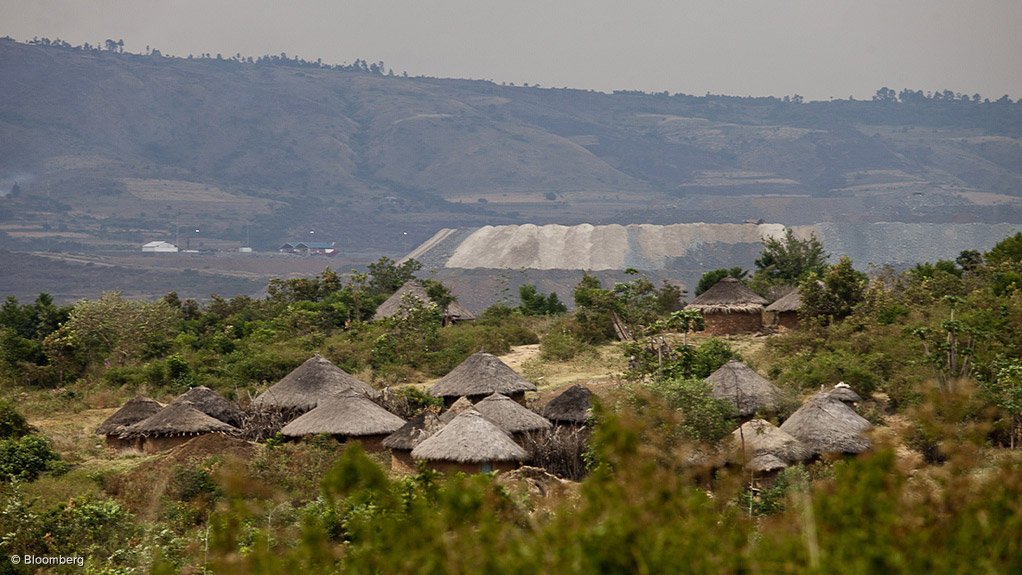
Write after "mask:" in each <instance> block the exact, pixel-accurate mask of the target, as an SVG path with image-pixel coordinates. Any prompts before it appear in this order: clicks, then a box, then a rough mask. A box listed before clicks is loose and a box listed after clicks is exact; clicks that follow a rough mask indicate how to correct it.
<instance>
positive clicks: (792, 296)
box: [766, 288, 802, 313]
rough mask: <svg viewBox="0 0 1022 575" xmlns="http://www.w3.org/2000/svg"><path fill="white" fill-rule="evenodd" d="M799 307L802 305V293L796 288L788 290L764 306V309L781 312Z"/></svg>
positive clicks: (795, 309) (796, 309)
mask: <svg viewBox="0 0 1022 575" xmlns="http://www.w3.org/2000/svg"><path fill="white" fill-rule="evenodd" d="M800 307H802V294H801V293H799V291H798V289H797V288H796V289H793V290H791V291H790V292H788V294H787V295H785V296H784V297H782V298H780V299H779V300H777V301H775V302H774V303H772V304H770V305H768V306H766V311H773V312H777V313H781V312H785V311H798V309H799V308H800Z"/></svg>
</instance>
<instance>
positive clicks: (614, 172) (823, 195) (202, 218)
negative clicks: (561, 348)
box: [0, 39, 1022, 253]
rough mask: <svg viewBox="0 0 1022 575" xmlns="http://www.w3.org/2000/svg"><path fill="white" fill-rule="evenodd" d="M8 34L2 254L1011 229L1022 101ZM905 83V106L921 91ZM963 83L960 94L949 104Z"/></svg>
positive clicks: (0, 59)
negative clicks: (806, 227)
mask: <svg viewBox="0 0 1022 575" xmlns="http://www.w3.org/2000/svg"><path fill="white" fill-rule="evenodd" d="M381 72H382V71H381V70H375V71H371V70H370V69H369V67H368V66H366V67H365V69H362V68H359V69H342V70H335V69H327V68H323V67H319V66H318V65H312V64H311V63H304V64H299V63H293V64H291V63H288V62H286V61H285V62H276V63H274V62H266V63H262V64H256V63H251V64H250V63H245V62H238V61H233V60H218V59H191V60H189V59H182V58H164V57H159V56H142V55H132V54H122V53H116V51H82V50H73V49H68V48H66V47H54V46H40V45H28V44H22V43H17V42H14V41H11V40H9V39H6V40H0V78H3V83H4V97H3V98H0V134H2V135H3V137H2V138H0V190H2V192H9V191H11V189H12V188H13V187H14V184H15V183H16V184H17V185H18V192H17V193H15V194H9V193H8V194H7V195H6V196H5V197H3V198H0V229H2V230H3V231H4V233H5V234H6V238H5V239H3V240H0V243H2V244H3V247H8V248H9V249H10V248H14V249H17V248H20V247H23V246H28V247H31V248H34V249H63V248H75V249H124V248H125V247H127V246H131V245H134V244H136V243H138V242H139V241H140V240H142V239H145V240H150V239H166V238H173V237H175V235H176V236H180V230H181V229H182V228H185V229H195V230H200V231H198V232H191V233H194V234H196V242H197V243H198V242H199V241H201V240H202V239H203V238H205V239H207V240H208V241H213V240H238V241H240V240H241V239H242V238H248V237H251V241H252V243H253V244H255V245H257V247H262V248H264V249H268V248H271V247H272V246H273V245H274V244H275V243H279V242H282V241H284V240H287V239H291V238H293V237H299V236H300V234H308V232H309V231H310V230H315V232H316V237H329V238H330V239H332V240H337V241H338V242H339V244H340V245H342V246H343V248H342V249H355V250H359V249H362V250H370V251H371V250H379V251H388V252H391V253H404V252H407V251H409V250H411V249H412V248H413V247H414V246H415V245H417V244H418V243H419V242H421V241H423V240H424V239H426V238H428V237H429V236H431V235H432V234H434V233H435V232H436V231H437V230H438V229H440V228H445V227H448V228H464V227H479V226H484V225H508V224H521V223H534V224H551V223H558V224H564V225H574V224H581V223H592V224H610V223H619V224H639V223H657V224H672V223H679V222H695V221H705V222H711V223H727V222H731V223H739V222H742V221H744V220H746V219H760V218H762V219H765V220H766V221H772V222H781V223H784V224H786V225H796V224H812V223H817V222H827V221H835V222H879V221H904V222H936V223H939V222H986V223H998V222H1022V199H1020V198H1022V105H1020V104H1017V103H1013V102H1010V101H999V102H987V103H984V102H979V101H976V102H974V101H972V100H971V99H969V100H965V99H955V98H945V97H944V96H942V99H941V100H936V99H933V98H925V97H922V100H920V99H919V98H918V97H916V96H915V95H914V93H909V95H908V96H906V101H904V102H898V101H896V100H897V96H894V97H893V98H891V97H890V95H889V94H887V93H886V92H884V93H883V95H882V97H881V98H880V100H879V101H871V102H865V101H847V100H846V101H832V102H807V103H802V102H794V101H789V102H785V101H782V100H778V99H776V98H737V97H725V96H706V97H695V96H684V95H677V96H669V95H666V94H642V93H631V92H627V93H615V94H603V93H597V92H589V91H583V90H568V89H545V88H543V89H541V88H534V87H529V88H526V87H512V86H500V85H496V84H493V83H490V82H485V81H473V80H446V79H436V78H403V77H397V76H388V75H384V74H383V73H381ZM909 96H911V97H909ZM952 96H954V95H952Z"/></svg>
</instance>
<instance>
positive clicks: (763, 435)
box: [731, 419, 812, 471]
mask: <svg viewBox="0 0 1022 575" xmlns="http://www.w3.org/2000/svg"><path fill="white" fill-rule="evenodd" d="M731 436H732V438H733V439H734V446H735V450H736V452H737V453H736V455H737V456H739V457H740V458H741V460H743V461H745V462H746V466H751V467H752V469H753V471H766V469H762V468H759V467H762V465H761V464H764V463H770V465H774V462H772V461H770V460H768V459H765V458H764V457H766V456H769V457H772V458H774V459H777V460H779V461H780V462H781V464H782V466H783V467H786V466H788V465H790V464H792V463H796V462H798V461H803V460H806V459H809V458H810V457H811V456H812V453H810V451H809V448H808V447H806V446H805V445H803V444H802V442H800V441H799V440H797V439H795V438H794V437H792V436H791V435H788V434H787V433H785V432H784V431H782V430H781V429H780V428H779V427H777V426H776V425H773V424H772V423H770V422H769V421H766V420H763V419H752V420H749V421H746V422H745V423H743V424H742V426H741V427H739V428H738V429H736V430H734V431H733V432H731ZM743 442H744V452H743V449H742V445H743ZM754 463H755V465H754ZM775 468H776V467H775Z"/></svg>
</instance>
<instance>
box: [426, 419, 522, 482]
mask: <svg viewBox="0 0 1022 575" xmlns="http://www.w3.org/2000/svg"><path fill="white" fill-rule="evenodd" d="M412 458H413V459H416V460H421V461H425V462H426V464H427V465H428V466H429V467H430V468H432V469H435V470H437V471H464V472H467V473H477V472H483V473H487V472H490V471H510V470H512V469H514V468H516V467H518V465H519V464H520V463H521V462H523V461H525V460H526V459H527V458H528V454H527V453H526V452H525V450H524V449H522V448H521V446H519V445H518V444H517V443H515V442H514V440H513V439H511V437H510V436H509V435H508V434H506V433H504V431H503V430H502V429H500V428H499V427H497V425H496V424H494V423H493V422H491V421H490V420H488V419H486V418H485V417H483V416H482V415H480V414H479V412H478V411H476V410H475V409H469V410H468V411H463V412H462V413H460V414H459V415H458V417H455V418H454V419H453V420H452V421H451V422H450V423H448V424H447V425H445V426H444V428H443V429H441V430H440V431H438V432H436V433H435V434H433V435H432V436H430V437H428V438H426V439H425V440H424V441H423V442H422V443H420V444H419V445H418V446H417V447H416V448H415V449H413V450H412Z"/></svg>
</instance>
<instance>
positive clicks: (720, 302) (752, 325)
mask: <svg viewBox="0 0 1022 575" xmlns="http://www.w3.org/2000/svg"><path fill="white" fill-rule="evenodd" d="M767 303H768V302H767V300H765V299H763V298H762V297H761V296H760V295H759V294H757V293H756V292H754V291H752V290H751V289H749V288H747V287H745V284H743V283H742V282H741V281H739V280H737V279H735V278H733V277H726V278H724V279H722V280H720V281H719V282H717V283H715V284H714V285H713V287H711V288H710V289H708V290H706V291H704V292H703V293H702V294H700V295H699V297H697V298H696V299H694V300H692V303H690V304H688V305H687V306H685V309H694V310H698V311H700V312H701V313H702V314H703V321H704V324H705V326H704V331H706V332H707V333H709V334H711V335H730V334H735V333H752V332H757V331H759V330H760V329H761V328H762V327H763V306H765V305H766V304H767Z"/></svg>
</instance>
